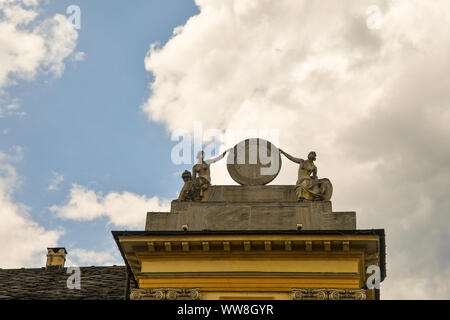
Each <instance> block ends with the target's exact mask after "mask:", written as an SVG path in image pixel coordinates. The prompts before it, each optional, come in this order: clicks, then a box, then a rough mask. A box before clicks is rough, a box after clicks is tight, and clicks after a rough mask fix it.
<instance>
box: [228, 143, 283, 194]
mask: <svg viewBox="0 0 450 320" xmlns="http://www.w3.org/2000/svg"><path fill="white" fill-rule="evenodd" d="M227 169H228V173H229V174H230V176H231V178H233V180H234V181H236V182H237V183H239V184H241V185H244V186H257V185H265V184H267V183H269V182H271V181H272V180H273V179H275V178H276V176H277V175H278V173H279V172H280V169H281V155H280V150H278V148H277V147H276V146H275V145H273V144H272V143H270V142H269V141H267V140H264V139H259V138H254V139H247V140H243V141H241V142H239V143H238V144H237V145H235V146H234V148H233V149H231V150H230V153H229V154H228V158H227Z"/></svg>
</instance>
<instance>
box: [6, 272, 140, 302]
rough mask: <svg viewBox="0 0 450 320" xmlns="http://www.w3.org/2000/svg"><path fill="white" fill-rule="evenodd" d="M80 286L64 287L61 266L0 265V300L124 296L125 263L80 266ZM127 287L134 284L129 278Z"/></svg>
mask: <svg viewBox="0 0 450 320" xmlns="http://www.w3.org/2000/svg"><path fill="white" fill-rule="evenodd" d="M80 271H81V283H80V284H81V289H68V288H67V279H68V278H69V277H70V276H71V275H72V274H73V273H67V268H62V269H46V268H36V269H24V268H22V269H0V300H1V299H19V300H20V299H24V300H56V299H58V300H125V299H126V297H127V288H128V287H127V269H126V266H105V267H95V266H92V267H80ZM130 288H135V284H134V282H133V281H130Z"/></svg>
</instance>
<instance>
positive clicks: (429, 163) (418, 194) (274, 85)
mask: <svg viewBox="0 0 450 320" xmlns="http://www.w3.org/2000/svg"><path fill="white" fill-rule="evenodd" d="M196 2H197V4H198V5H199V8H200V13H199V14H198V15H196V16H194V17H191V18H190V19H189V20H188V21H187V23H186V24H185V25H184V26H182V27H177V28H176V30H175V31H174V36H173V38H172V39H170V40H169V41H168V42H167V43H166V44H165V45H164V46H163V47H157V46H152V47H151V49H150V51H149V53H148V55H147V57H146V58H145V67H146V69H147V70H148V71H149V72H152V73H153V74H154V77H155V78H154V79H155V80H154V82H153V83H152V84H151V86H150V88H151V90H152V94H151V96H150V98H149V99H148V101H147V102H146V103H145V104H144V105H143V106H142V109H143V110H144V112H146V114H147V115H148V117H149V119H151V120H153V121H158V122H162V123H164V124H165V125H166V126H167V128H168V130H169V131H171V132H173V131H175V130H176V129H180V128H186V129H191V128H190V125H191V124H192V123H193V122H194V121H195V120H200V121H202V123H203V125H204V127H205V129H206V127H209V128H218V129H220V130H226V129H235V130H242V129H246V128H253V129H255V130H260V129H268V128H271V129H273V128H275V129H279V130H280V147H282V148H283V149H285V150H286V151H287V152H289V153H292V154H294V155H296V156H303V157H306V155H307V154H308V151H310V150H315V151H317V154H318V161H317V164H318V167H319V175H320V176H323V177H329V178H330V179H331V180H332V182H333V184H334V190H335V193H334V196H333V205H334V208H335V209H337V210H357V211H358V227H359V228H385V229H386V234H387V254H388V255H387V268H388V269H387V272H388V277H387V279H386V280H385V282H384V283H383V292H382V295H383V297H384V298H395V297H401V298H442V297H444V298H449V297H450V283H449V281H446V280H445V279H447V278H445V276H443V277H441V278H437V276H435V275H444V274H448V270H449V266H450V257H449V256H448V252H449V244H448V243H450V231H449V230H450V219H449V217H448V214H447V213H448V212H449V210H450V201H449V200H448V194H447V193H448V190H449V189H450V186H449V181H450V166H449V163H450V151H449V148H448V147H447V145H448V144H449V142H450V126H449V125H448V124H449V123H450V109H449V107H448V103H449V101H450V90H449V89H448V88H450V76H449V75H450V59H449V58H448V57H449V56H450V37H448V32H447V29H446V28H443V26H445V25H449V23H450V2H449V1H446V0H436V1H427V0H396V1H388V0H375V1H374V0H370V1H369V0H353V1H346V2H345V4H343V3H341V2H338V1H332V0H330V1H308V0H304V1H301V0H286V1H282V2H280V1H269V0H262V1H245V2H244V1H237V0H236V1H232V0H217V1H209V0H198V1H196ZM370 5H378V6H379V8H380V12H381V14H382V24H380V28H379V29H372V30H371V29H369V28H368V27H367V19H368V18H372V17H368V16H367V8H368V7H369V6H370ZM239 138H244V137H243V136H242V137H239ZM236 140H238V138H236ZM227 147H230V146H227ZM283 161H284V162H283V168H282V170H281V173H280V175H279V177H278V178H277V179H276V180H275V181H274V183H290V184H294V183H295V181H296V167H295V165H293V164H291V163H288V161H287V160H286V159H283ZM212 178H213V182H214V183H216V184H220V183H225V182H229V181H230V179H229V178H228V174H227V173H226V170H225V166H224V165H220V164H215V165H214V166H213V168H212ZM437 279H440V280H441V281H438V280H437ZM399 283H401V285H399Z"/></svg>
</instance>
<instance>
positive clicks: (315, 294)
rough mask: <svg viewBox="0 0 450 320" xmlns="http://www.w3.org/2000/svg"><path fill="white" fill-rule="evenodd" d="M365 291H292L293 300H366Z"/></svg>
mask: <svg viewBox="0 0 450 320" xmlns="http://www.w3.org/2000/svg"><path fill="white" fill-rule="evenodd" d="M366 299H367V295H366V290H364V289H300V288H293V289H292V300H366Z"/></svg>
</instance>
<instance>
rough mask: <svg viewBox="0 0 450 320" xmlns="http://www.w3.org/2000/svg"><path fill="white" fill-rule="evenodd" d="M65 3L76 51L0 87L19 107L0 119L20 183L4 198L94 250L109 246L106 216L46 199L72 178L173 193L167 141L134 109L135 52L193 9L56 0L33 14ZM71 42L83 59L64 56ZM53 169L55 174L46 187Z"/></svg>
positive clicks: (62, 194) (137, 100) (138, 93)
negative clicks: (67, 213) (73, 8)
mask: <svg viewBox="0 0 450 320" xmlns="http://www.w3.org/2000/svg"><path fill="white" fill-rule="evenodd" d="M72 4H76V5H78V6H79V7H80V8H81V29H80V30H79V38H78V41H77V46H76V51H74V53H73V54H72V55H71V56H69V57H68V58H67V59H66V68H65V71H64V73H63V75H62V76H61V77H60V78H55V77H54V76H52V75H45V74H40V75H39V76H38V77H37V78H36V79H35V80H34V81H20V80H19V81H18V84H17V85H14V86H11V87H8V88H7V90H8V91H7V93H8V95H7V96H8V98H9V99H10V100H9V101H11V100H13V99H16V101H17V102H18V103H19V104H20V112H24V113H26V115H23V116H19V115H11V116H5V117H2V118H0V128H1V129H2V130H5V129H6V130H7V134H5V135H0V150H2V151H4V152H6V153H7V152H10V153H11V152H13V151H12V148H13V147H15V146H21V147H23V149H24V157H23V160H21V161H19V162H17V164H16V165H15V167H16V169H17V172H18V174H19V175H20V177H21V180H22V183H21V186H20V188H17V190H16V191H15V192H14V195H13V197H14V201H16V202H20V203H23V204H26V205H27V206H29V207H31V211H30V213H31V215H32V218H33V220H34V221H36V222H38V223H39V224H40V225H41V226H43V227H45V228H46V229H53V228H58V227H59V226H63V227H64V230H65V233H64V235H63V236H61V238H60V239H59V245H61V246H64V245H65V246H76V247H83V248H89V249H93V250H104V249H106V248H110V247H111V246H112V245H114V244H113V241H112V238H111V234H110V230H111V229H114V228H113V227H112V226H111V225H109V226H105V222H106V219H102V218H101V219H99V220H98V221H97V220H96V221H86V222H77V221H71V220H61V219H58V218H56V217H55V215H54V214H53V213H51V212H50V211H49V210H48V208H49V207H50V206H52V205H55V204H60V203H62V202H64V201H65V200H66V199H67V197H68V194H69V191H70V188H71V185H72V184H73V183H76V184H80V185H84V186H87V187H90V188H93V189H95V190H96V191H97V192H102V193H108V192H110V191H123V190H128V191H130V192H134V193H137V194H146V195H149V196H152V195H156V194H157V195H159V196H161V197H164V198H168V199H171V198H175V197H176V193H175V192H176V190H177V189H179V187H180V181H181V179H180V177H179V176H178V175H174V172H177V171H179V170H180V168H178V167H176V166H175V165H173V164H172V162H171V161H170V149H171V148H172V146H173V144H174V142H172V141H171V140H170V135H169V134H168V132H167V130H166V129H165V128H164V126H163V125H161V124H157V123H155V122H150V121H148V119H147V118H146V116H145V115H144V113H143V112H142V111H141V110H140V106H141V104H143V102H144V101H145V100H146V98H147V97H148V95H149V94H151V92H150V91H149V90H148V85H149V83H150V82H151V81H152V75H151V73H148V72H147V71H146V70H145V69H144V57H145V55H146V53H147V51H148V50H149V45H150V44H151V43H155V42H159V43H161V44H164V43H166V41H167V40H168V39H169V38H170V37H171V35H172V32H173V28H174V27H176V26H178V25H182V24H184V23H185V22H186V20H187V19H188V18H189V17H190V16H192V15H194V14H196V13H198V8H197V7H196V6H195V4H194V3H193V1H175V0H174V1H144V0H139V1H133V4H132V5H129V4H127V3H126V2H123V1H75V2H74V1H62V0H59V1H52V2H50V3H49V4H48V5H42V6H41V8H40V10H41V11H42V14H41V15H40V17H42V18H45V17H51V16H53V15H54V14H56V13H61V14H66V8H67V7H68V6H69V5H72ZM78 51H81V52H84V53H85V60H84V61H72V60H73V55H74V54H75V53H76V52H78ZM55 174H59V175H63V176H64V180H63V181H62V182H61V183H60V184H59V185H58V190H49V189H48V187H49V185H50V184H51V181H52V179H53V178H54V175H55ZM142 215H143V216H145V212H142ZM143 227H144V226H142V229H143ZM44 249H45V248H44Z"/></svg>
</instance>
